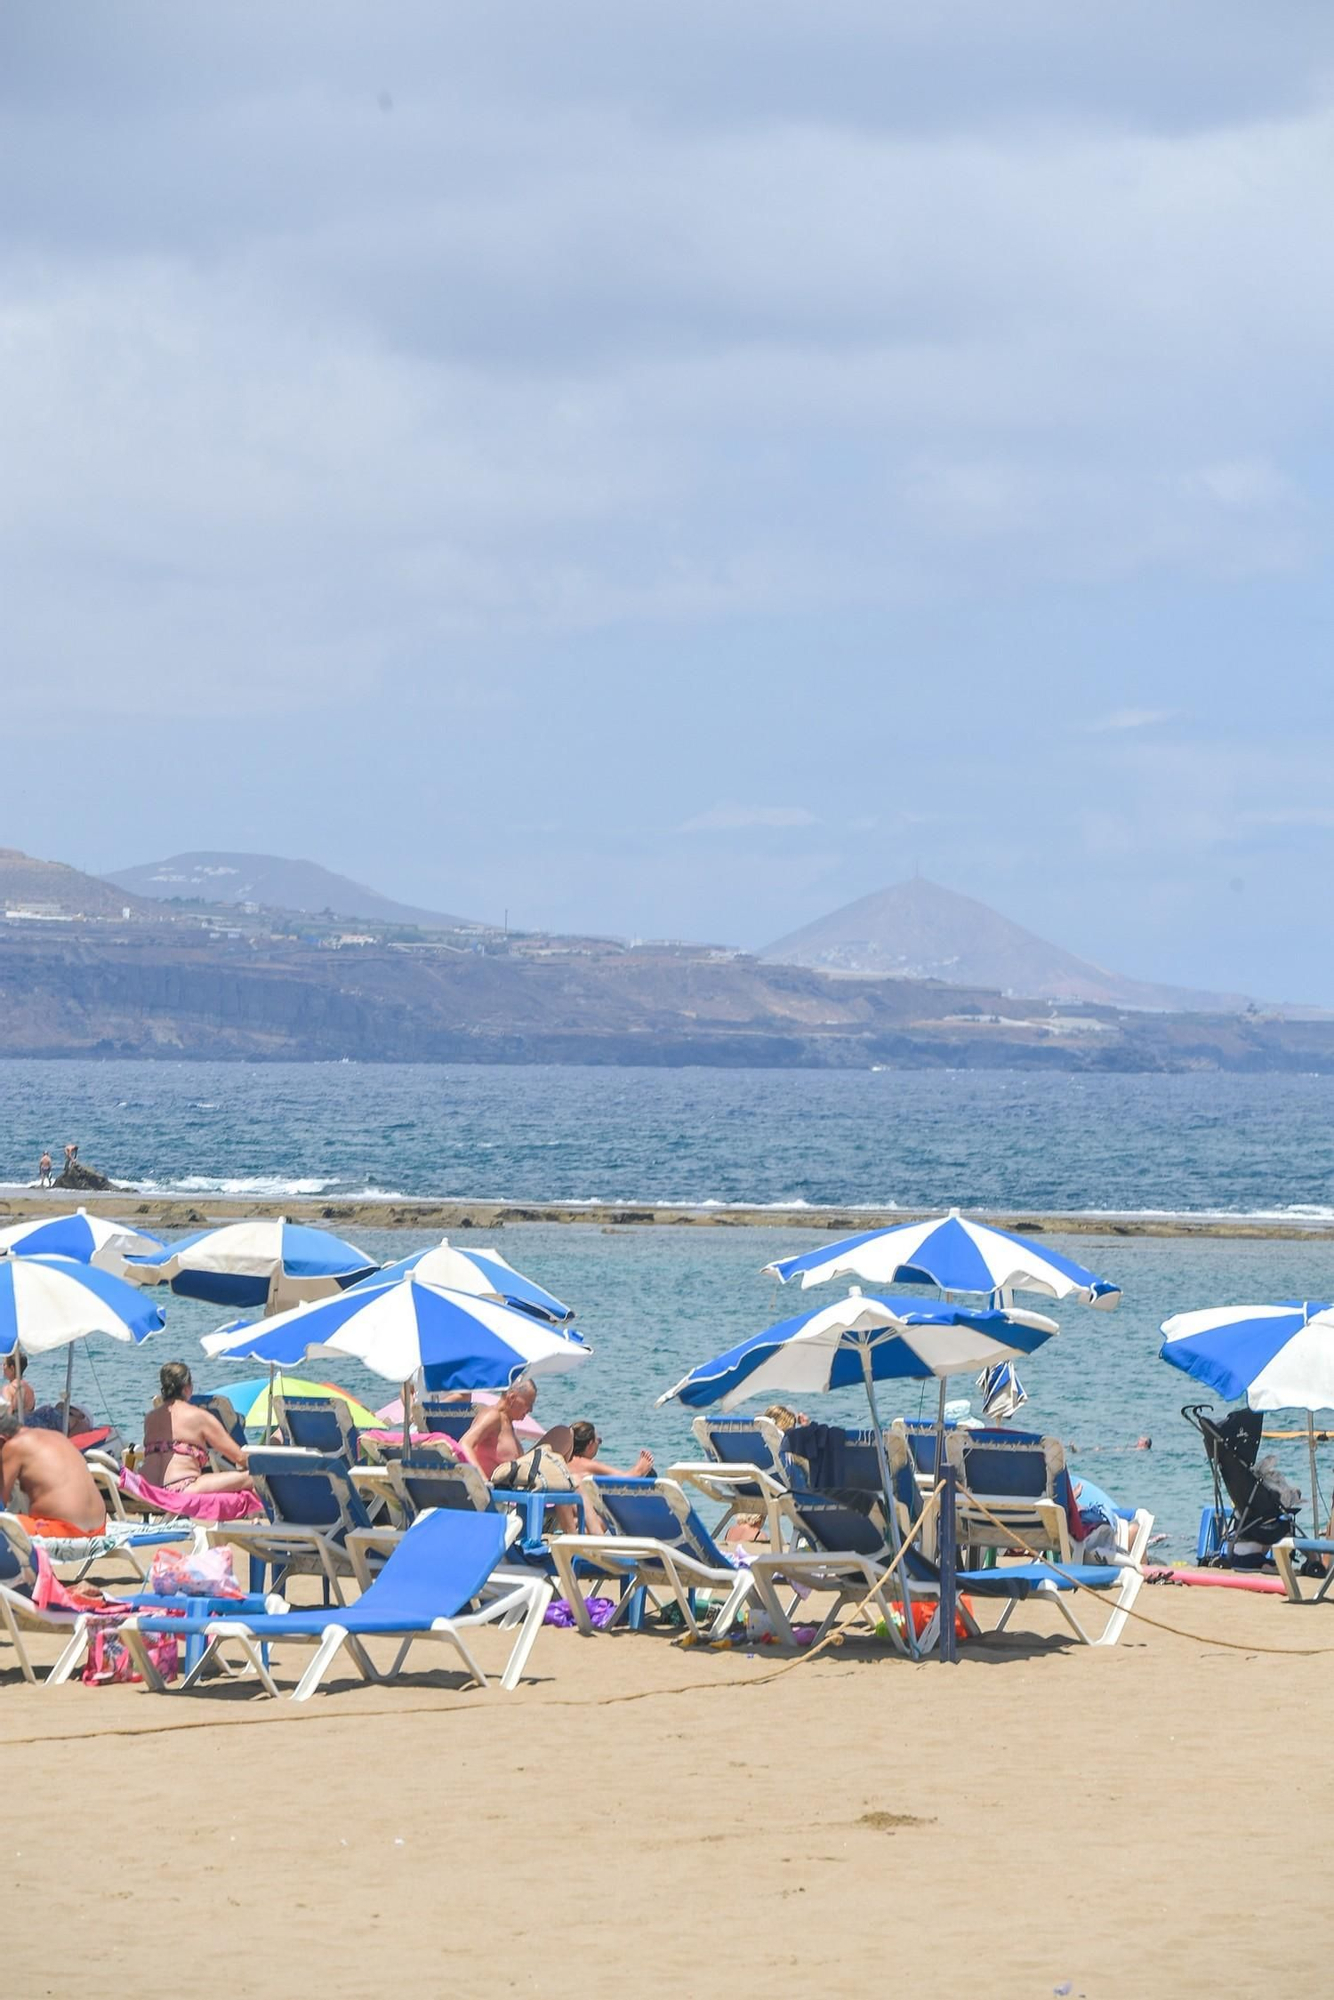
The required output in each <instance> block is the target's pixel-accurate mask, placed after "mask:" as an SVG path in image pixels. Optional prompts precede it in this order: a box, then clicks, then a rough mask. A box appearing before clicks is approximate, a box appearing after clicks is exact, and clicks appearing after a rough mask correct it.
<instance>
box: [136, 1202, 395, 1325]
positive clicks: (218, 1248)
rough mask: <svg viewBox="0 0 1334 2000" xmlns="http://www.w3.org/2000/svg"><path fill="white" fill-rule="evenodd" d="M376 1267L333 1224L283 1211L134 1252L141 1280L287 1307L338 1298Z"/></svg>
mask: <svg viewBox="0 0 1334 2000" xmlns="http://www.w3.org/2000/svg"><path fill="white" fill-rule="evenodd" d="M375 1269H376V1265H375V1260H374V1259H373V1258H371V1257H368V1256H367V1255H366V1253H365V1251H364V1250H358V1249H357V1247H356V1245H355V1244H352V1243H344V1242H343V1240H342V1238H341V1237H338V1236H332V1235H331V1234H330V1233H329V1231H328V1230H327V1229H312V1228H310V1227H308V1226H307V1225H306V1224H305V1223H300V1222H287V1221H285V1220H284V1219H283V1217H282V1216H268V1217H260V1218H258V1219H256V1220H254V1221H251V1222H227V1223H223V1224H222V1225H221V1226H220V1227H218V1228H216V1229H201V1230H199V1231H197V1232H196V1233H195V1234H194V1235H193V1236H185V1237H182V1238H181V1239H180V1241H179V1242H176V1243H168V1244H165V1245H164V1246H163V1248H162V1249H161V1250H156V1251H153V1252H152V1253H151V1254H150V1255H148V1256H145V1257H138V1256H135V1257H129V1258H127V1259H126V1273H127V1275H128V1276H129V1277H131V1278H133V1279H134V1281H135V1283H136V1284H141V1285H163V1284H169V1285H170V1286H171V1289H172V1290H173V1292H176V1293H178V1294H179V1295H180V1297H182V1298H186V1299H205V1300H207V1301H208V1303H209V1304H210V1305H215V1306H236V1307H239V1308H240V1309H241V1310H243V1311H244V1310H249V1309H251V1308H253V1307H255V1306H262V1307H263V1308H264V1311H265V1313H266V1314H272V1313H280V1312H285V1311H286V1310H288V1308H289V1307H292V1306H296V1305H300V1304H303V1303H306V1302H308V1301H310V1300H313V1299H327V1298H332V1297H335V1296H336V1295H337V1294H338V1293H339V1292H343V1291H346V1290H347V1288H348V1287H349V1286H350V1285H355V1284H356V1283H357V1282H358V1280H359V1279H361V1278H366V1277H369V1276H370V1274H371V1273H372V1272H373V1271H374V1270H375Z"/></svg>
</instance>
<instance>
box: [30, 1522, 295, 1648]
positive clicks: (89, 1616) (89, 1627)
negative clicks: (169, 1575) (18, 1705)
mask: <svg viewBox="0 0 1334 2000" xmlns="http://www.w3.org/2000/svg"><path fill="white" fill-rule="evenodd" d="M37 1547H38V1544H37V1543H35V1542H34V1541H33V1539H32V1537H31V1536H30V1535H28V1534H27V1533H26V1531H25V1530H24V1528H23V1525H22V1523H21V1522H19V1521H16V1520H15V1519H14V1517H13V1516H12V1515H9V1516H6V1515H3V1514H0V1633H3V1635H4V1637H6V1638H7V1639H8V1640H9V1643H10V1645H11V1646H12V1647H13V1649H14V1655H15V1658H16V1659H17V1661H18V1664H19V1669H20V1671H21V1673H22V1675H23V1678H24V1679H25V1680H26V1681H28V1682H29V1683H30V1684H31V1685H33V1686H36V1685H38V1674H37V1670H36V1668H35V1667H34V1665H33V1662H32V1659H31V1657H30V1655H29V1653H28V1649H27V1646H26V1644H25V1642H24V1635H25V1634H28V1635H34V1634H35V1635H41V1636H42V1637H44V1638H55V1639H63V1640H64V1641H65V1645H64V1648H63V1650H62V1652H61V1654H60V1657H59V1658H58V1659H57V1661H56V1663H55V1665H54V1666H53V1667H51V1668H50V1669H49V1671H48V1673H47V1675H46V1679H45V1682H44V1683H42V1684H43V1685H45V1686H46V1687H59V1686H60V1685H61V1683H62V1682H64V1681H67V1680H69V1678H70V1676H71V1675H72V1674H73V1673H74V1672H75V1671H76V1670H77V1669H78V1668H79V1667H81V1666H82V1665H83V1661H84V1657H85V1655H86V1653H87V1651H88V1641H89V1638H90V1636H91V1634H92V1632H93V1631H94V1630H96V1629H97V1628H98V1627H105V1625H106V1624H107V1617H106V1614H105V1613H104V1612H89V1611H78V1610H68V1609H58V1608H57V1607H55V1606H50V1607H48V1608H46V1609H45V1610H43V1609H40V1608H39V1607H38V1605H37V1604H36V1603H35V1602H34V1601H33V1592H34V1590H35V1589H36V1587H37V1560H36V1549H37ZM281 1601H282V1600H281V1599H280V1598H273V1599H268V1600H266V1599H264V1598H262V1597H252V1598H245V1599H243V1600H241V1601H240V1602H239V1603H238V1601H237V1600H236V1599H234V1598H232V1599H227V1600H225V1602H226V1609H227V1610H228V1611H232V1612H235V1611H238V1610H241V1611H247V1610H248V1611H260V1610H263V1609H266V1608H268V1605H270V1604H279V1603H281ZM223 1602H224V1600H222V1599H220V1598H188V1599H187V1598H180V1597H158V1596H153V1595H152V1594H150V1593H148V1592H139V1593H137V1594H136V1595H135V1596H133V1597H125V1598H119V1599H117V1600H116V1607H117V1609H118V1610H119V1609H122V1608H123V1609H124V1610H125V1611H126V1612H127V1613H128V1612H134V1611H148V1612H154V1611H160V1612H163V1613H167V1612H169V1611H170V1610H171V1609H172V1607H173V1606H180V1605H183V1604H187V1603H188V1604H189V1605H190V1606H191V1608H192V1610H194V1611H195V1612H196V1613H207V1612H209V1611H212V1610H216V1609H217V1607H218V1606H219V1605H220V1604H222V1603H223Z"/></svg>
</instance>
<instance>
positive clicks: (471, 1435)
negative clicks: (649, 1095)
mask: <svg viewBox="0 0 1334 2000" xmlns="http://www.w3.org/2000/svg"><path fill="white" fill-rule="evenodd" d="M536 1401H537V1384H536V1382H534V1381H532V1380H531V1379H530V1378H529V1377H528V1376H527V1375H525V1376H523V1377H521V1379H520V1380H519V1381H517V1382H514V1383H512V1384H511V1386H510V1387H509V1388H508V1389H506V1391H505V1393H504V1395H503V1396H501V1397H499V1398H498V1399H497V1400H496V1401H495V1402H494V1403H489V1404H488V1405H487V1406H486V1408H485V1409H482V1410H479V1411H478V1412H477V1415H476V1416H475V1417H474V1418H473V1420H472V1422H471V1423H470V1424H469V1426H468V1428H467V1430H466V1431H465V1432H464V1433H463V1436H462V1437H461V1438H460V1439H459V1451H460V1452H461V1454H462V1455H463V1457H464V1458H466V1459H467V1460H468V1462H469V1463H470V1464H471V1465H475V1466H476V1467H477V1470H478V1471H479V1472H480V1473H481V1475H482V1477H483V1479H485V1480H488V1481H489V1480H492V1479H494V1478H495V1474H496V1467H497V1466H498V1465H507V1464H509V1463H510V1462H511V1460H513V1459H517V1458H522V1457H523V1454H524V1447H523V1446H522V1445H521V1444H520V1442H519V1440H518V1437H517V1436H516V1435H515V1430H514V1426H515V1424H516V1423H521V1422H522V1421H523V1419H524V1418H525V1417H527V1416H531V1415H532V1410H533V1404H534V1403H535V1402H536Z"/></svg>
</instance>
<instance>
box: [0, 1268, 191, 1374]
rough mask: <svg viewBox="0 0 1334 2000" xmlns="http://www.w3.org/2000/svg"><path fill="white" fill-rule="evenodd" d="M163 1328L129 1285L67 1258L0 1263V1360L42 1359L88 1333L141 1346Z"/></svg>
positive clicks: (159, 1316)
mask: <svg viewBox="0 0 1334 2000" xmlns="http://www.w3.org/2000/svg"><path fill="white" fill-rule="evenodd" d="M164 1323H165V1314H164V1313H163V1311H162V1308H161V1306H159V1305H155V1304H154V1303H153V1302H152V1300H150V1299H146V1298H145V1297H144V1295H143V1293H142V1292H140V1291H136V1289H135V1287H134V1286H133V1285H127V1284H126V1283H125V1281H124V1279H122V1278H116V1277H113V1276H112V1274H111V1273H110V1272H109V1271H99V1270H97V1269H96V1267H95V1266H93V1265H92V1264H80V1263H78V1262H77V1261H76V1260H75V1259H74V1258H72V1257H5V1258H3V1259H0V1354H12V1353H13V1351H14V1349H15V1348H16V1347H20V1348H22V1350H23V1352H24V1353H25V1354H47V1353H49V1352H50V1351H51V1349H52V1348H54V1347H64V1346H66V1345H67V1344H68V1343H69V1342H70V1341H73V1340H82V1339H84V1338H85V1336H86V1335H88V1334H90V1333H105V1334H109V1335H110V1337H111V1338H112V1340H134V1341H139V1340H144V1339H146V1338H147V1336H148V1335H149V1334H150V1333H156V1332H157V1331H158V1329H159V1327H161V1326H162V1325H163V1324H164Z"/></svg>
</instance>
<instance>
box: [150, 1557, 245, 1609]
mask: <svg viewBox="0 0 1334 2000" xmlns="http://www.w3.org/2000/svg"><path fill="white" fill-rule="evenodd" d="M148 1588H149V1591H150V1592H151V1594H152V1595H153V1596H154V1597H241V1596H242V1595H244V1593H243V1592H242V1589H241V1586H240V1584H239V1583H238V1582H237V1581H236V1573H235V1571H234V1570H233V1568H232V1552H231V1550H230V1549H229V1548H217V1549H173V1548H163V1549H158V1550H157V1552H156V1553H155V1555H154V1557H153V1563H152V1567H151V1568H150V1570H149V1572H148Z"/></svg>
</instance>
